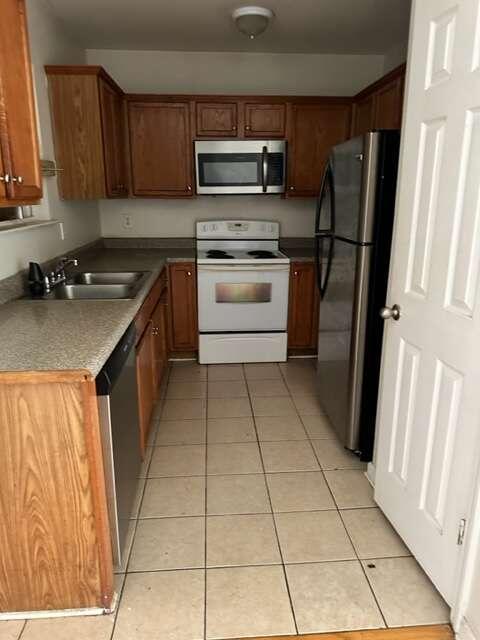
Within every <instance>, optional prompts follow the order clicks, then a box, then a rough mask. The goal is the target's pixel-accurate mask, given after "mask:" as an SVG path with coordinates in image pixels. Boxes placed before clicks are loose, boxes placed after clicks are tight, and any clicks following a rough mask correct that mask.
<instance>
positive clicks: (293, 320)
mask: <svg viewBox="0 0 480 640" xmlns="http://www.w3.org/2000/svg"><path fill="white" fill-rule="evenodd" d="M319 299H320V296H319V294H318V288H317V283H316V275H315V264H314V263H313V262H292V264H291V266H290V293H289V307H288V347H289V349H315V348H316V347H317V339H318V336H317V331H318V312H319Z"/></svg>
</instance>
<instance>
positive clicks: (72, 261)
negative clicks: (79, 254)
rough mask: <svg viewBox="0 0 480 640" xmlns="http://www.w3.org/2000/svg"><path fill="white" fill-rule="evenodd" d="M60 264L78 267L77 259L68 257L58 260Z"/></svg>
mask: <svg viewBox="0 0 480 640" xmlns="http://www.w3.org/2000/svg"><path fill="white" fill-rule="evenodd" d="M60 262H61V263H62V264H64V265H65V264H73V266H74V267H78V260H77V258H69V257H68V256H63V258H60Z"/></svg>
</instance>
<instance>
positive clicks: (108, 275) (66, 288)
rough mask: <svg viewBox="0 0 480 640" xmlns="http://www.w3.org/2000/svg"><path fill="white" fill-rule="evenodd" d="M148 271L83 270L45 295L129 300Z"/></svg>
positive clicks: (84, 298)
mask: <svg viewBox="0 0 480 640" xmlns="http://www.w3.org/2000/svg"><path fill="white" fill-rule="evenodd" d="M149 275H150V272H149V271H97V272H93V271H84V272H80V273H77V274H75V275H74V276H72V277H71V278H69V279H68V281H67V282H66V283H64V284H59V285H57V286H56V287H54V288H53V290H52V291H51V292H50V293H49V294H48V295H47V296H46V297H47V299H56V300H131V299H133V298H135V296H136V295H137V294H138V292H139V291H140V289H141V288H142V286H143V285H144V283H145V280H146V279H147V278H148V276H149Z"/></svg>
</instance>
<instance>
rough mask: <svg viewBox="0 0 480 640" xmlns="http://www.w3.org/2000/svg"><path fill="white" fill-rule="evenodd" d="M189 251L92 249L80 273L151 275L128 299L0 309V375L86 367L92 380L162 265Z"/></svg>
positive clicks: (20, 303) (189, 255)
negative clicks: (149, 273) (144, 272)
mask: <svg viewBox="0 0 480 640" xmlns="http://www.w3.org/2000/svg"><path fill="white" fill-rule="evenodd" d="M194 258H195V251H194V250H193V249H188V248H185V249H148V250H142V249H95V250H92V251H90V252H87V253H85V254H84V255H82V258H81V264H80V265H79V270H81V271H89V270H91V271H101V270H108V271H116V270H119V271H151V276H150V277H149V278H148V280H147V281H146V282H145V284H144V286H143V287H142V289H141V291H140V292H139V294H138V295H137V296H136V298H135V299H134V300H28V299H24V300H15V301H12V302H7V303H6V304H3V305H0V344H1V348H0V371H32V370H66V369H86V370H88V371H90V372H91V373H92V375H94V376H96V375H97V373H98V372H99V371H100V369H101V368H102V366H103V365H104V364H105V362H106V361H107V359H108V357H109V355H110V354H111V352H112V351H113V349H114V348H115V346H116V344H117V343H118V341H119V339H120V338H121V337H122V335H123V333H124V332H125V330H126V329H127V327H128V326H129V324H130V323H131V322H132V320H133V319H134V317H135V315H136V313H137V311H138V309H139V308H140V306H141V305H142V303H143V301H144V299H145V297H146V295H147V294H148V292H149V290H150V288H151V287H152V285H153V283H154V281H155V279H156V277H157V276H158V274H159V273H160V271H161V269H162V268H163V266H164V265H165V263H166V262H170V261H185V260H193V259H194Z"/></svg>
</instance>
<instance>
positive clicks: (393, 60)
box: [383, 42, 408, 74]
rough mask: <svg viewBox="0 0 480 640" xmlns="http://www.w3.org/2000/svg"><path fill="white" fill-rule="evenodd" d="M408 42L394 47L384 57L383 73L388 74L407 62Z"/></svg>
mask: <svg viewBox="0 0 480 640" xmlns="http://www.w3.org/2000/svg"><path fill="white" fill-rule="evenodd" d="M407 53H408V42H402V43H400V44H397V45H395V46H394V47H392V48H391V49H389V50H388V51H387V53H386V54H385V56H384V65H383V73H384V74H385V73H388V72H389V71H392V69H395V67H398V66H399V65H401V64H403V63H404V62H406V60H407Z"/></svg>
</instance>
